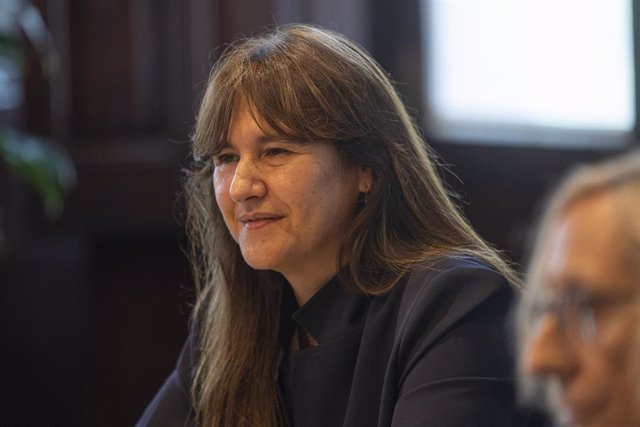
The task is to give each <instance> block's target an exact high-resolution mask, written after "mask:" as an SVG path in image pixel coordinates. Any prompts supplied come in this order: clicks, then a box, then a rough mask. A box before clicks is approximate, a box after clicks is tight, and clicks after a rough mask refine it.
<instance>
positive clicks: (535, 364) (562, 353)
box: [522, 314, 578, 377]
mask: <svg viewBox="0 0 640 427" xmlns="http://www.w3.org/2000/svg"><path fill="white" fill-rule="evenodd" d="M537 323H538V324H537V325H535V326H534V330H533V333H532V335H531V336H530V337H529V338H528V339H527V343H526V344H525V347H524V354H523V361H522V363H523V368H524V370H525V372H527V373H528V374H532V375H535V376H557V377H565V376H566V375H568V374H569V373H570V371H571V369H572V367H573V365H574V361H575V349H574V348H573V347H572V345H571V343H569V342H568V335H570V334H572V333H577V332H578V331H567V333H566V334H565V333H563V331H561V330H560V328H559V325H558V319H557V318H556V317H555V316H554V315H551V314H546V315H544V316H543V317H542V318H541V319H540V320H539V321H538V322H537Z"/></svg>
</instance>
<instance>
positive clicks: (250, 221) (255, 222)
mask: <svg viewBox="0 0 640 427" xmlns="http://www.w3.org/2000/svg"><path fill="white" fill-rule="evenodd" d="M280 219H282V217H281V216H256V217H252V218H240V222H241V223H242V226H243V227H244V228H245V229H248V230H257V229H260V228H263V227H266V226H267V225H269V224H272V223H274V222H276V221H278V220H280Z"/></svg>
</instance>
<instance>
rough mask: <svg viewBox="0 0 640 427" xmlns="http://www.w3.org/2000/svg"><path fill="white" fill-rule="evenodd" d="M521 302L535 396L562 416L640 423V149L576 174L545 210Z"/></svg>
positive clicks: (564, 420) (523, 348)
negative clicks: (542, 397)
mask: <svg viewBox="0 0 640 427" xmlns="http://www.w3.org/2000/svg"><path fill="white" fill-rule="evenodd" d="M527 288H528V289H527V293H526V294H525V296H524V297H523V299H522V301H521V304H520V307H519V313H518V314H519V337H520V372H521V379H522V381H521V384H522V390H523V392H524V395H525V397H529V398H531V397H540V396H544V398H545V399H546V402H545V403H546V405H547V408H548V409H550V410H551V412H552V413H553V414H554V415H555V416H556V418H557V420H558V421H559V422H560V423H561V424H562V425H564V424H568V425H576V426H580V427H586V426H589V427H596V426H598V427H627V426H640V409H639V408H640V405H639V404H640V393H639V389H640V369H639V365H640V332H638V331H639V330H640V153H635V154H629V155H626V156H623V157H620V158H617V159H614V160H611V161H609V162H606V163H602V164H600V165H596V166H590V167H585V168H582V169H580V170H578V171H576V172H575V173H574V174H572V175H571V176H570V177H569V178H568V179H567V180H566V181H565V182H564V183H563V184H562V185H561V187H560V188H559V189H558V191H557V192H556V193H555V195H554V197H553V198H552V200H551V203H550V205H549V207H548V209H547V211H546V213H545V215H544V217H543V221H542V227H541V230H540V234H539V236H538V240H537V243H536V245H535V248H534V254H533V259H532V262H531V265H530V269H529V271H528V275H527Z"/></svg>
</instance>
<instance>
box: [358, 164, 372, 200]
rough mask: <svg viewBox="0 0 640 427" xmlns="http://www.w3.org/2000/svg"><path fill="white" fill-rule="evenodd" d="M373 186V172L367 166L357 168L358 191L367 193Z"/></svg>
mask: <svg viewBox="0 0 640 427" xmlns="http://www.w3.org/2000/svg"><path fill="white" fill-rule="evenodd" d="M372 186H373V172H372V171H371V168H370V167H368V166H358V191H359V192H360V193H368V192H369V191H371V187H372Z"/></svg>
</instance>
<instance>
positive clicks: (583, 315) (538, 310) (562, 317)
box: [532, 286, 640, 343]
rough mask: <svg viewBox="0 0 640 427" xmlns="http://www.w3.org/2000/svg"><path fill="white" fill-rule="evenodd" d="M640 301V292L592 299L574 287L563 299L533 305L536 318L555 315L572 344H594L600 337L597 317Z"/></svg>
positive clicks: (558, 326)
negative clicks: (606, 310) (597, 337)
mask: <svg viewBox="0 0 640 427" xmlns="http://www.w3.org/2000/svg"><path fill="white" fill-rule="evenodd" d="M635 301H640V293H638V292H632V293H626V294H624V295H609V296H597V297H593V296H589V295H588V294H586V293H585V292H584V291H582V290H581V289H580V288H579V287H577V286H574V287H570V290H569V291H567V292H564V293H563V294H562V295H561V297H560V298H556V299H555V300H549V301H543V300H539V301H537V302H535V303H534V304H533V310H532V314H533V319H534V321H538V320H539V319H541V318H542V317H543V316H545V315H549V314H551V315H553V316H554V317H555V319H556V321H557V328H558V330H559V331H560V333H561V334H562V335H563V337H565V338H566V339H567V340H568V341H574V342H576V341H577V342H581V343H592V342H594V341H595V338H596V335H597V327H598V325H597V315H598V314H599V313H600V312H601V311H602V310H603V309H605V308H609V307H613V306H617V305H622V304H629V303H631V302H635Z"/></svg>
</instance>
